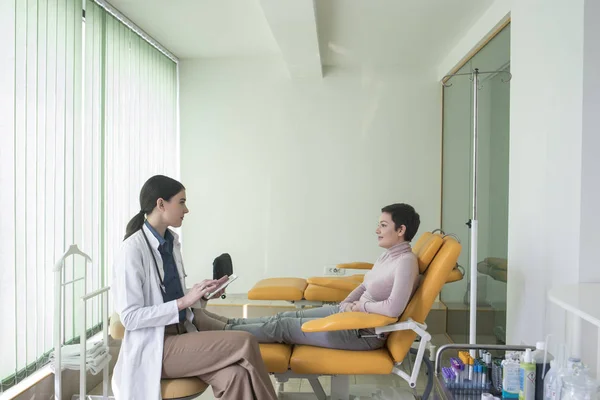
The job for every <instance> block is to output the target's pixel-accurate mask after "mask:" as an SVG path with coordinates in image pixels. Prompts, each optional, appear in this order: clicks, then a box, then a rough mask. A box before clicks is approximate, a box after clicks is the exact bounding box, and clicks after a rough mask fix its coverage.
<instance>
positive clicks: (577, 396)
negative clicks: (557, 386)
mask: <svg viewBox="0 0 600 400" xmlns="http://www.w3.org/2000/svg"><path fill="white" fill-rule="evenodd" d="M560 400H598V384H597V383H596V381H594V380H593V379H591V378H590V377H589V376H588V374H587V368H584V367H582V366H581V365H578V366H575V367H574V368H573V370H572V373H571V375H570V376H566V377H565V378H564V379H563V382H562V390H561V396H560Z"/></svg>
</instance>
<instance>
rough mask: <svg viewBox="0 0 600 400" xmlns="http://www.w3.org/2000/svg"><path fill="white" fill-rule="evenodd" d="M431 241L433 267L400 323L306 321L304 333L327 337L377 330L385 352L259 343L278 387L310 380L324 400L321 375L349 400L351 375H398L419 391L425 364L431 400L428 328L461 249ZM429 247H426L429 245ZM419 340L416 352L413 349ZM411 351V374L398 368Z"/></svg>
mask: <svg viewBox="0 0 600 400" xmlns="http://www.w3.org/2000/svg"><path fill="white" fill-rule="evenodd" d="M429 240H434V241H436V242H439V241H441V243H440V246H439V248H438V250H437V251H436V253H435V254H433V256H432V260H431V263H430V264H429V265H428V267H427V269H426V270H425V271H424V273H423V279H422V281H421V283H420V285H419V287H418V288H417V290H416V292H415V294H414V295H413V297H412V298H411V300H410V302H409V303H408V305H407V307H406V309H405V310H404V313H403V314H402V315H401V316H400V318H390V317H387V316H384V315H378V314H367V313H361V312H345V313H339V314H334V315H331V316H329V317H326V318H320V319H316V320H312V321H309V322H306V323H305V324H304V325H302V330H303V331H305V332H323V331H334V330H346V329H366V328H375V331H376V333H377V334H382V333H384V332H390V335H389V336H388V338H387V341H386V344H385V346H384V347H383V348H381V349H378V350H371V351H352V350H334V349H327V348H321V347H315V346H306V345H296V346H292V345H286V344H261V345H260V349H261V353H262V356H263V359H264V361H265V364H266V365H267V369H268V370H269V372H270V373H272V374H274V375H275V377H276V378H277V380H278V381H279V382H285V381H286V380H288V379H290V378H306V379H308V381H309V382H310V384H311V386H312V387H313V390H314V392H315V394H316V396H317V398H318V399H319V400H324V399H326V396H325V392H324V390H323V388H322V386H321V384H320V382H319V380H318V377H319V376H322V375H331V376H332V378H331V397H330V398H331V400H342V399H343V400H347V399H348V398H349V396H350V395H349V375H363V374H377V375H387V374H396V375H398V376H400V377H402V378H403V379H404V380H406V381H407V382H408V384H409V386H410V387H411V388H415V386H416V382H417V376H418V374H419V370H420V368H421V364H422V362H423V361H424V362H425V363H426V365H427V367H428V369H429V376H428V379H429V381H428V383H427V387H426V389H425V392H424V396H423V398H424V399H425V398H427V396H428V395H429V393H430V392H431V387H432V385H433V373H432V367H431V362H430V361H429V360H428V359H427V358H424V355H425V349H426V348H427V346H428V345H429V342H430V340H431V335H430V334H429V333H428V332H427V326H426V325H425V324H424V321H425V318H426V317H427V315H428V314H429V311H430V310H431V307H432V305H433V303H434V302H435V300H436V298H437V296H438V294H439V293H440V291H441V290H442V287H443V286H444V284H445V283H446V282H447V280H448V277H449V275H450V274H451V272H452V270H453V269H454V267H455V265H456V262H457V260H458V256H459V255H460V251H461V245H460V243H459V242H458V241H457V240H456V239H455V238H453V237H450V236H445V237H442V236H440V235H432V236H431V237H430V239H429ZM425 244H427V243H425ZM417 335H419V336H420V338H421V340H420V342H419V347H418V350H415V349H412V348H411V347H412V344H413V342H414V341H415V338H416V336H417ZM409 351H412V352H416V360H415V363H414V364H413V368H412V371H411V373H410V374H407V373H405V372H404V371H403V370H402V369H400V365H401V363H402V361H403V360H404V358H405V357H406V355H407V354H408V353H409Z"/></svg>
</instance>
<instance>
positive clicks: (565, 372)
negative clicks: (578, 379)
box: [554, 356, 583, 400]
mask: <svg viewBox="0 0 600 400" xmlns="http://www.w3.org/2000/svg"><path fill="white" fill-rule="evenodd" d="M575 368H579V369H581V368H583V364H582V363H581V359H580V358H579V357H574V356H571V357H569V359H568V360H567V365H566V366H564V365H563V366H561V367H560V368H559V369H558V370H557V371H556V381H555V384H554V388H555V390H556V391H555V394H554V399H556V400H560V399H561V398H562V388H563V381H564V380H565V379H566V378H568V377H570V376H571V375H572V374H573V370H574V369H575Z"/></svg>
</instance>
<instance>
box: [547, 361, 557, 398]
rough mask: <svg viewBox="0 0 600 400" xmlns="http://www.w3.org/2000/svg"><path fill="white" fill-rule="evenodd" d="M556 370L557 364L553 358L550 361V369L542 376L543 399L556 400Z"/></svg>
mask: <svg viewBox="0 0 600 400" xmlns="http://www.w3.org/2000/svg"><path fill="white" fill-rule="evenodd" d="M558 370H559V365H558V363H557V362H556V361H555V360H552V361H550V369H549V370H548V372H546V376H544V400H558V397H557V396H556V393H557V392H558V388H557V387H556V386H557V381H558Z"/></svg>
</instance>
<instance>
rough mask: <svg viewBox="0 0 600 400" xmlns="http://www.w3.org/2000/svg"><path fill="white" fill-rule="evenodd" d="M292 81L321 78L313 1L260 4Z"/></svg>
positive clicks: (271, 0) (277, 0)
mask: <svg viewBox="0 0 600 400" xmlns="http://www.w3.org/2000/svg"><path fill="white" fill-rule="evenodd" d="M260 3H261V6H262V9H263V12H264V14H265V17H266V19H267V22H268V23H269V26H270V28H271V32H272V33H273V36H274V37H275V40H276V41H277V45H278V46H279V49H280V50H281V54H282V56H283V59H284V60H285V63H286V65H287V68H288V70H289V72H290V76H291V77H292V78H315V77H318V78H322V77H323V68H322V66H321V54H320V52H319V37H318V33H317V18H316V10H315V4H314V1H313V0H260Z"/></svg>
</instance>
